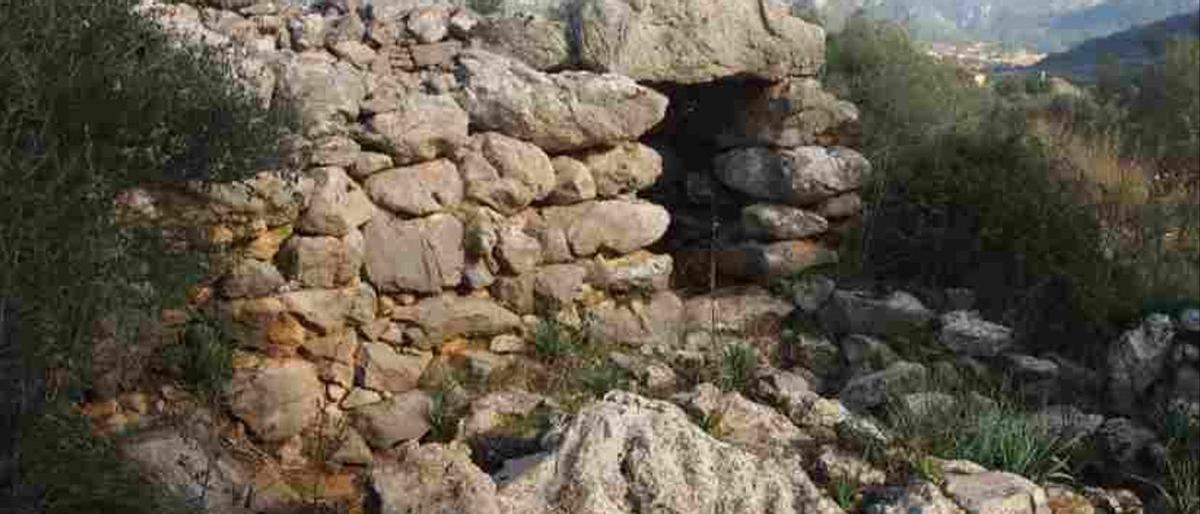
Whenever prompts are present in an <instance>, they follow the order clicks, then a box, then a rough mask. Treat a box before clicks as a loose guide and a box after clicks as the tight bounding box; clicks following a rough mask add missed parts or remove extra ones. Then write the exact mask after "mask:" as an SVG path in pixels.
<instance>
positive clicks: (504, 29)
mask: <svg viewBox="0 0 1200 514" xmlns="http://www.w3.org/2000/svg"><path fill="white" fill-rule="evenodd" d="M475 34H476V37H478V38H479V41H480V43H481V44H482V46H483V48H484V49H485V50H487V51H490V52H493V53H497V54H503V55H506V56H508V57H512V58H514V59H520V60H521V61H523V62H524V63H525V64H528V65H529V66H530V67H532V68H534V69H536V70H543V71H545V70H551V69H555V68H560V67H563V66H564V65H568V64H570V63H571V61H572V60H573V58H572V56H571V46H570V42H569V41H568V40H567V24H566V23H564V22H562V21H558V20H552V19H547V18H544V17H541V16H511V17H508V16H503V17H489V18H486V19H484V20H483V21H482V22H481V23H480V24H479V26H478V27H477V28H476V29H475Z"/></svg>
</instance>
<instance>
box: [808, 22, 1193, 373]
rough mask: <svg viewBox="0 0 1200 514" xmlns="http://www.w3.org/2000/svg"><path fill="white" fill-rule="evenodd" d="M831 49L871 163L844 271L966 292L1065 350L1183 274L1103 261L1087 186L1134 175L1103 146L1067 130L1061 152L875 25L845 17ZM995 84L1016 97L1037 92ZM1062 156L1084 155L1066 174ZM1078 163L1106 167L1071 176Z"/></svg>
mask: <svg viewBox="0 0 1200 514" xmlns="http://www.w3.org/2000/svg"><path fill="white" fill-rule="evenodd" d="M829 49H830V50H829V63H828V66H827V77H826V82H827V84H829V86H830V87H831V88H833V89H834V90H835V91H836V92H837V93H838V94H839V95H840V96H842V97H844V98H846V99H848V100H851V101H853V102H855V103H856V104H857V105H858V107H859V109H860V112H861V118H862V123H863V128H864V131H863V137H862V146H863V150H864V152H865V153H866V155H867V157H868V158H869V159H870V160H871V161H872V163H873V165H874V168H875V173H874V174H873V178H872V183H871V184H869V185H868V187H866V188H865V193H866V194H865V197H866V200H867V204H868V207H867V209H866V211H867V213H868V217H867V219H866V220H865V223H864V228H863V230H862V231H861V234H860V237H857V238H855V237H849V238H846V240H845V241H846V248H844V249H843V250H845V251H843V253H854V252H856V251H861V253H862V255H861V257H860V258H859V259H858V264H859V266H860V268H858V269H844V270H843V272H844V273H851V274H863V275H867V276H869V277H870V278H874V279H879V280H885V281H890V282H899V283H901V284H902V285H904V284H909V285H920V286H932V287H972V288H974V289H976V291H977V293H978V300H979V302H978V303H979V307H980V308H981V309H982V310H984V311H987V312H989V313H991V314H994V315H997V316H999V315H1004V316H1007V317H1008V320H1009V322H1011V323H1012V324H1014V325H1016V326H1017V327H1018V328H1019V330H1020V331H1021V336H1022V337H1024V338H1026V339H1027V340H1028V341H1029V342H1030V343H1031V344H1032V345H1033V346H1035V347H1036V346H1043V347H1045V346H1049V347H1051V349H1054V350H1057V351H1062V352H1064V353H1068V354H1075V355H1079V354H1082V355H1095V354H1096V353H1095V352H1090V351H1088V349H1087V348H1086V345H1085V344H1083V342H1084V341H1087V342H1089V343H1090V342H1091V341H1095V340H1106V339H1108V338H1110V337H1111V336H1112V335H1113V334H1114V332H1115V327H1116V326H1117V325H1118V324H1120V323H1124V322H1126V321H1130V320H1132V319H1135V318H1136V317H1137V316H1138V314H1139V312H1138V310H1139V307H1141V306H1142V305H1143V304H1144V303H1145V301H1146V299H1147V298H1149V297H1150V296H1151V292H1150V291H1148V289H1149V288H1144V287H1141V286H1142V284H1143V283H1145V282H1147V281H1148V279H1147V277H1148V276H1151V275H1154V274H1157V276H1163V275H1164V274H1166V275H1171V276H1174V277H1176V278H1179V277H1181V276H1191V275H1190V274H1186V273H1184V272H1182V271H1171V272H1169V273H1166V272H1164V270H1165V269H1166V268H1164V267H1163V266H1162V265H1160V264H1155V263H1152V262H1150V263H1146V262H1143V261H1141V260H1137V259H1120V258H1116V257H1114V254H1113V253H1112V251H1111V250H1112V247H1111V245H1110V244H1108V240H1109V239H1110V238H1111V235H1112V234H1113V233H1114V232H1115V229H1114V227H1113V225H1112V224H1111V223H1108V224H1106V220H1105V218H1104V217H1103V216H1102V214H1103V212H1102V208H1101V206H1100V205H1098V204H1096V203H1095V202H1091V201H1089V200H1088V197H1087V195H1086V194H1085V193H1086V191H1087V190H1088V189H1089V188H1091V189H1094V187H1093V186H1094V185H1097V184H1099V185H1103V186H1105V187H1108V186H1109V185H1111V184H1113V183H1115V182H1114V181H1116V182H1119V181H1121V180H1124V179H1125V178H1135V179H1137V180H1132V181H1128V184H1130V185H1137V184H1139V183H1144V182H1142V181H1141V179H1140V178H1139V177H1137V176H1136V170H1132V169H1127V168H1125V167H1124V164H1123V163H1122V162H1121V161H1114V160H1113V158H1114V157H1115V154H1114V153H1113V152H1111V151H1108V152H1107V153H1104V152H1100V153H1088V152H1080V151H1076V150H1081V149H1083V146H1082V145H1092V144H1093V143H1103V139H1102V138H1093V139H1086V140H1084V139H1078V140H1076V141H1075V145H1076V146H1075V149H1074V150H1072V149H1070V148H1067V150H1066V151H1067V152H1074V153H1075V155H1074V156H1069V155H1066V154H1065V153H1064V149H1063V147H1064V145H1062V144H1060V143H1063V142H1064V141H1065V140H1064V139H1048V138H1046V137H1044V135H1045V134H1039V133H1038V130H1037V129H1038V127H1037V125H1036V123H1035V122H1036V121H1038V120H1036V119H1035V120H1031V119H1030V118H1031V112H1033V111H1031V110H1030V105H1032V104H1030V103H1027V102H1026V100H1020V101H1014V100H1013V99H1011V98H1010V99H1005V98H1003V97H1002V96H1001V95H997V94H995V92H993V91H991V90H988V89H984V88H979V87H976V86H974V85H973V84H971V83H970V82H969V81H967V80H965V79H964V78H963V77H961V76H960V74H959V73H958V72H957V71H956V70H955V69H954V68H953V67H952V66H950V65H946V64H943V63H940V62H938V61H937V60H935V59H933V58H931V57H929V56H927V55H926V54H925V53H924V52H923V51H922V50H921V49H920V48H919V47H918V46H917V45H916V44H915V43H914V42H913V41H912V40H911V39H910V38H909V37H908V36H907V34H906V33H905V32H904V30H903V29H901V28H899V27H897V26H895V25H891V24H889V23H887V22H875V21H869V20H866V19H864V18H861V17H859V18H855V19H853V20H851V22H850V23H849V24H848V26H847V28H846V30H845V31H844V32H842V33H841V34H839V35H836V36H832V37H831V40H830V44H829ZM1004 87H1008V88H1010V89H1013V90H1015V91H1019V92H1020V94H1021V96H1022V97H1024V96H1026V95H1028V94H1036V93H1038V92H1039V90H1038V89H1037V88H1032V89H1031V88H1030V87H1029V85H1028V84H1025V83H1012V84H1009V83H1005V84H1004ZM1082 104H1083V103H1082V102H1081V105H1082ZM1044 108H1045V106H1040V107H1038V109H1044ZM1090 112H1091V115H1093V116H1095V119H1094V120H1093V121H1095V122H1096V123H1097V125H1099V126H1111V125H1112V123H1113V119H1114V118H1113V113H1111V112H1108V111H1105V110H1104V109H1101V108H1096V109H1094V110H1092V111H1090ZM1097 148H1098V149H1099V150H1105V148H1104V147H1103V146H1099V147H1097ZM1086 150H1089V151H1090V150H1092V148H1087V149H1086ZM1065 157H1072V158H1074V159H1075V160H1076V161H1077V162H1084V161H1086V162H1088V163H1089V164H1088V165H1087V166H1084V167H1083V168H1079V167H1076V169H1074V170H1072V167H1071V166H1070V164H1071V159H1067V158H1065ZM1096 163H1100V164H1104V165H1105V166H1107V167H1104V168H1099V167H1096V166H1095V164H1096ZM1081 169H1086V170H1089V171H1090V170H1093V169H1094V170H1095V171H1097V172H1104V173H1107V174H1108V176H1107V177H1106V178H1105V179H1104V180H1097V179H1098V178H1099V177H1098V176H1096V175H1093V176H1091V177H1081V176H1079V174H1078V172H1079V171H1080V170H1081ZM1104 170H1108V171H1104ZM1122 174H1126V175H1124V176H1122ZM1105 181H1107V182H1105ZM1130 191H1136V188H1135V189H1131V190H1130ZM1154 239H1155V240H1157V239H1161V238H1160V237H1159V236H1157V235H1156V236H1155V238H1154ZM1127 255H1133V256H1143V255H1150V254H1149V253H1147V252H1144V251H1143V252H1137V251H1135V252H1129V253H1128V254H1127ZM1193 260H1194V259H1193ZM848 262H851V263H854V262H855V259H853V258H852V259H848ZM1186 267H1187V265H1186V264H1184V263H1182V262H1180V264H1178V265H1175V267H1174V268H1170V269H1171V270H1183V269H1185V268H1186ZM1192 267H1193V268H1194V267H1195V266H1194V264H1193V265H1192ZM1155 270H1158V271H1155ZM1178 283H1179V281H1176V284H1178ZM1131 291H1132V292H1135V294H1130V292H1131Z"/></svg>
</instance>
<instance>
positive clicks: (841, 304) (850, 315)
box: [820, 291, 934, 337]
mask: <svg viewBox="0 0 1200 514" xmlns="http://www.w3.org/2000/svg"><path fill="white" fill-rule="evenodd" d="M933 316H934V314H933V312H932V311H930V310H929V309H927V308H925V306H924V305H923V304H921V301H920V300H918V299H917V298H916V297H914V296H912V295H910V294H908V293H905V292H902V291H896V292H894V293H892V294H891V295H889V296H887V297H884V298H879V297H876V296H875V295H872V294H869V293H865V292H860V291H834V293H833V296H832V297H830V298H829V301H828V302H826V303H825V307H823V308H822V309H821V312H820V318H821V323H822V325H824V326H825V328H826V329H827V330H830V331H832V332H835V333H843V334H869V335H879V336H885V337H886V336H890V335H894V334H900V333H904V332H906V331H911V330H918V329H923V328H925V327H927V326H928V325H929V323H930V322H931V321H932V320H933Z"/></svg>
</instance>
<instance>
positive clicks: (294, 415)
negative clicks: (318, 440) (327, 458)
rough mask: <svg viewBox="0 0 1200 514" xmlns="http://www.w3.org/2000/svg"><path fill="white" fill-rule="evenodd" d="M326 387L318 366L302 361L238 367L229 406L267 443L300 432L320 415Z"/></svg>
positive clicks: (281, 439) (235, 414)
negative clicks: (260, 366)
mask: <svg viewBox="0 0 1200 514" xmlns="http://www.w3.org/2000/svg"><path fill="white" fill-rule="evenodd" d="M323 393H324V388H323V387H322V386H321V381H320V380H319V379H318V378H317V370H316V367H315V366H313V365H312V364H309V363H308V362H305V361H302V360H289V361H284V362H279V363H271V364H270V365H267V366H265V367H263V368H261V369H248V370H237V371H236V372H235V373H234V377H233V384H232V386H231V389H230V395H229V407H230V409H231V410H232V411H233V415H234V416H237V417H238V418H239V419H241V420H242V421H243V422H245V423H246V425H247V426H248V427H249V428H250V430H252V431H253V432H254V434H255V435H257V436H258V438H259V439H262V440H263V441H266V442H277V441H283V440H285V439H288V438H290V437H292V436H294V435H296V434H299V433H300V431H301V430H303V429H304V427H306V426H308V424H309V423H310V422H311V421H312V420H313V419H314V418H315V417H316V415H317V412H318V411H319V410H320V401H321V397H322V394H323Z"/></svg>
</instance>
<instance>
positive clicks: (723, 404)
mask: <svg viewBox="0 0 1200 514" xmlns="http://www.w3.org/2000/svg"><path fill="white" fill-rule="evenodd" d="M416 4H421V5H416ZM425 4H436V5H425ZM145 8H146V9H147V12H149V13H151V15H153V16H155V17H157V18H158V19H159V20H161V22H162V23H163V25H164V27H166V28H167V29H168V30H170V31H172V33H174V34H176V35H177V36H178V37H180V38H181V40H184V41H192V42H198V43H200V44H206V45H211V46H214V47H216V48H218V49H220V50H221V51H223V52H227V54H228V55H230V56H231V58H232V59H234V60H235V62H236V63H237V64H238V66H237V70H238V75H239V78H240V79H242V80H244V81H245V82H246V83H247V84H248V85H249V87H250V88H251V90H252V91H254V92H255V93H256V94H258V95H259V98H260V99H261V100H262V101H263V102H268V103H269V102H289V103H291V104H292V105H295V106H297V107H298V108H299V110H300V113H301V115H302V117H303V118H304V121H305V125H304V126H305V133H304V134H303V135H302V137H300V138H298V141H297V145H296V146H297V149H298V155H300V156H302V157H301V158H298V160H300V161H302V162H303V163H304V164H303V166H302V168H303V169H301V170H299V172H298V173H296V172H291V173H289V172H264V173H263V174H261V175H260V176H258V177H256V178H255V179H252V180H249V181H246V182H243V183H237V184H218V185H211V186H210V187H201V185H195V187H190V188H183V189H170V190H163V189H157V188H150V187H148V188H145V189H140V190H135V191H130V192H129V193H128V194H127V195H126V196H125V197H124V198H123V199H122V200H123V201H122V207H123V209H124V210H125V211H126V214H127V216H128V219H130V220H131V222H145V221H154V222H159V223H163V224H165V225H166V226H170V227H173V228H175V229H181V230H182V231H183V232H185V233H187V234H189V235H191V236H192V239H193V240H194V241H195V242H196V244H198V245H201V246H204V247H206V248H216V249H219V250H221V252H222V253H221V258H220V262H221V264H222V266H223V267H222V273H221V274H220V275H219V276H218V277H213V279H212V280H210V281H207V282H206V283H204V284H200V285H198V286H197V288H196V290H195V291H194V292H193V293H194V294H193V295H192V301H191V305H190V306H189V309H188V312H184V311H169V312H166V313H164V314H163V317H162V320H161V322H160V323H159V325H158V326H155V327H147V329H146V330H144V331H142V338H141V339H139V340H138V341H132V342H131V341H118V340H116V339H115V338H107V339H105V340H102V341H101V342H100V344H99V345H98V349H97V355H96V357H97V358H96V372H95V376H96V384H95V390H94V391H93V397H94V398H95V400H94V401H91V402H89V403H88V404H86V405H84V406H83V409H84V411H85V413H87V414H88V415H89V417H91V418H92V419H93V420H94V422H95V425H96V427H97V429H98V430H100V431H102V432H103V433H106V434H111V435H114V436H116V437H119V438H120V441H121V447H122V449H123V453H124V454H125V455H126V456H127V457H128V458H130V459H132V460H134V461H137V462H138V463H139V464H141V465H143V466H144V468H145V469H146V470H147V471H148V472H149V473H150V474H151V475H152V476H154V477H156V478H157V479H159V480H160V481H161V482H163V483H164V484H167V485H169V486H171V487H173V488H175V489H176V490H178V491H179V492H181V493H182V494H183V495H184V496H186V497H189V498H193V499H196V500H197V501H200V502H202V503H203V504H204V505H205V506H206V507H207V508H208V509H209V511H211V512H229V513H234V512H291V511H302V510H303V509H306V508H308V509H325V511H330V512H359V511H366V512H381V513H388V514H391V513H396V514H398V513H412V512H419V513H451V512H454V513H474V512H479V513H540V512H547V513H551V512H562V513H578V514H586V513H597V514H598V513H630V514H634V513H638V514H643V513H652V512H653V513H680V514H683V513H705V512H711V513H783V512H838V511H842V510H845V509H851V510H866V511H871V512H912V511H921V512H960V511H964V512H978V513H1018V512H1031V513H1044V512H1046V513H1048V512H1055V513H1067V512H1070V513H1076V512H1079V513H1086V512H1094V511H1095V510H1097V509H1099V510H1100V511H1104V512H1138V511H1140V509H1141V507H1140V501H1139V500H1138V499H1137V496H1135V495H1134V494H1133V493H1131V492H1128V491H1115V490H1114V491H1108V490H1103V489H1094V488H1084V487H1077V488H1067V487H1063V486H1057V485H1050V484H1048V483H1047V484H1037V483H1034V482H1033V481H1030V480H1028V479H1026V478H1023V477H1021V476H1017V475H1014V474H1010V473H1005V472H1000V471H989V470H987V469H985V468H983V467H981V466H979V465H978V464H974V463H971V462H963V461H941V460H937V459H924V458H916V457H914V456H912V455H909V454H906V453H904V451H903V444H900V441H897V438H896V437H894V434H891V433H890V432H891V431H890V430H889V427H888V424H887V423H885V422H884V420H885V418H886V417H887V415H888V412H889V409H890V408H892V407H894V406H895V405H904V406H905V407H906V408H908V409H909V410H910V411H913V412H920V411H921V409H929V406H930V405H941V406H944V405H945V404H946V403H947V402H956V401H960V400H959V399H957V398H955V397H949V396H947V395H945V393H943V392H942V391H941V389H939V388H938V386H939V384H940V382H939V380H943V379H945V377H946V376H954V377H959V380H960V381H967V382H970V381H972V380H976V379H977V378H978V377H984V376H991V375H997V374H1007V375H1008V376H1010V377H1016V379H1017V380H1016V381H1017V383H1019V384H1021V386H1022V387H1021V388H1020V391H1019V393H1020V394H1021V395H1024V396H1026V398H1027V399H1031V400H1037V401H1038V402H1040V405H1043V406H1045V407H1046V408H1045V410H1044V412H1043V413H1042V415H1044V417H1045V419H1047V420H1048V421H1047V423H1049V424H1051V425H1053V426H1054V427H1057V428H1056V429H1057V430H1062V431H1064V432H1065V431H1069V432H1071V433H1072V434H1073V435H1074V436H1076V437H1078V438H1079V439H1080V440H1085V439H1086V440H1088V441H1094V442H1095V444H1097V445H1100V447H1101V448H1104V449H1105V452H1104V454H1105V458H1106V459H1109V461H1108V462H1107V463H1106V465H1108V466H1116V467H1122V468H1126V467H1127V468H1129V469H1142V468H1145V469H1148V470H1150V471H1155V470H1161V467H1162V465H1163V463H1162V460H1163V459H1162V456H1163V454H1164V452H1165V449H1164V448H1163V443H1162V442H1161V441H1160V440H1159V437H1158V436H1157V435H1156V433H1155V432H1153V431H1152V430H1150V428H1148V427H1147V426H1146V423H1147V419H1146V418H1145V416H1144V411H1143V409H1141V408H1140V406H1141V405H1143V404H1145V403H1147V402H1150V401H1151V400H1153V401H1154V402H1156V403H1160V404H1167V403H1171V402H1173V403H1172V404H1173V405H1178V406H1181V407H1180V408H1182V409H1184V410H1185V411H1186V409H1189V408H1190V409H1192V410H1193V411H1194V410H1195V409H1196V405H1197V401H1200V398H1197V397H1196V391H1200V384H1197V382H1198V381H1200V373H1198V372H1197V361H1198V357H1200V348H1198V347H1197V346H1196V337H1195V335H1196V333H1197V332H1198V331H1200V327H1196V326H1195V325H1196V324H1197V321H1196V320H1194V319H1191V318H1181V319H1179V320H1173V319H1171V318H1169V317H1165V316H1155V317H1151V318H1149V319H1147V320H1146V322H1145V323H1144V324H1143V326H1141V327H1139V328H1137V329H1136V330H1133V331H1130V332H1129V333H1127V334H1126V335H1125V336H1123V337H1122V338H1121V339H1120V340H1119V341H1117V342H1116V343H1114V344H1113V345H1111V348H1112V350H1111V351H1110V355H1108V357H1107V360H1108V365H1107V366H1106V367H1105V371H1103V372H1093V371H1090V370H1089V368H1087V367H1084V366H1082V365H1080V364H1079V363H1076V362H1073V361H1070V360H1068V359H1065V358H1062V357H1060V356H1055V355H1039V354H1033V353H1031V352H1030V351H1028V350H1025V349H1023V348H1022V347H1021V345H1020V341H1019V340H1018V338H1016V337H1014V335H1013V332H1012V330H1011V329H1009V328H1008V327H1004V326H1001V325H998V324H995V323H992V322H989V321H986V320H984V319H982V318H981V317H980V315H979V314H978V313H976V312H974V311H972V310H971V309H972V299H971V294H970V292H969V291H947V292H939V293H937V294H936V295H933V297H930V296H929V295H925V297H923V298H917V297H916V296H913V295H911V294H908V293H905V292H903V291H889V292H884V293H880V292H877V291H861V290H850V289H840V288H839V286H838V284H835V283H834V282H833V281H832V280H829V279H825V278H821V277H820V275H816V274H812V275H809V276H806V277H804V278H796V277H800V275H797V273H799V272H802V271H804V270H806V269H811V268H814V267H817V266H819V265H821V264H826V263H831V262H836V260H837V254H836V252H835V251H834V250H833V248H834V247H835V244H836V241H837V238H838V234H839V233H840V231H841V230H842V229H844V228H845V227H847V226H850V225H852V224H853V223H855V221H856V220H857V218H858V216H859V214H860V211H861V209H862V202H861V199H860V198H859V197H858V195H857V190H858V188H859V187H860V186H861V185H862V184H863V182H864V180H865V179H866V177H867V175H868V174H869V172H870V164H869V163H868V162H867V161H866V159H864V158H863V157H862V156H861V155H859V154H858V153H857V152H855V151H854V150H851V149H849V148H847V147H845V146H841V145H846V144H853V140H854V133H855V125H856V123H857V112H856V110H855V108H854V106H853V105H850V104H848V103H846V102H842V101H839V100H837V99H836V98H834V97H833V96H832V95H830V94H828V93H827V92H825V91H823V90H822V88H821V85H820V83H819V81H817V80H816V79H815V75H816V73H817V71H818V70H819V69H820V66H821V65H822V63H823V60H824V37H823V33H822V31H821V29H820V28H818V27H816V26H813V25H810V24H808V23H806V22H803V21H801V20H800V19H798V18H794V17H792V16H791V15H790V14H789V13H788V10H787V8H786V7H783V6H780V5H776V4H775V3H774V2H772V1H770V0H735V1H730V0H721V1H719V2H718V1H716V0H670V1H662V2H654V3H646V2H633V1H623V0H596V1H586V2H580V3H578V4H573V5H572V7H570V8H568V9H566V12H563V13H559V14H560V16H559V17H543V16H493V17H484V16H480V15H478V14H476V13H474V12H472V11H471V10H470V9H466V8H460V7H454V6H448V5H441V4H439V3H437V2H404V1H383V0H378V1H375V2H371V3H366V4H364V5H358V4H357V3H354V2H326V3H320V4H317V5H308V4H302V3H295V4H293V3H289V2H282V3H274V2H257V1H252V0H245V1H237V2H214V5H213V6H208V7H199V8H198V7H194V6H192V5H189V4H164V5H159V4H146V6H145ZM784 278H787V279H786V280H783V279H784ZM734 283H736V284H739V285H738V286H736V287H726V285H728V284H734ZM764 284H773V285H774V286H775V287H773V288H772V289H770V290H768V289H767V288H764V287H762V286H763V285H764ZM698 285H699V286H705V287H699V288H697V287H695V286H698ZM714 285H715V286H720V287H718V288H715V289H713V288H711V286H714ZM196 316H203V317H205V319H210V320H212V321H213V322H214V323H215V324H218V325H220V326H223V327H227V329H226V331H225V332H224V334H225V335H226V336H227V337H228V339H229V342H228V344H229V345H230V346H231V347H232V348H233V349H232V350H231V351H230V355H229V359H230V361H231V362H232V368H233V372H232V379H231V380H230V381H229V382H228V383H227V384H223V386H222V388H221V391H220V394H216V395H211V396H206V395H202V394H196V392H195V390H189V389H188V388H187V387H186V386H185V385H184V384H183V383H181V382H179V381H177V380H175V379H177V378H178V377H179V372H178V369H174V368H173V367H172V366H170V365H166V366H164V365H162V364H161V363H159V362H158V361H157V360H156V359H157V358H158V356H159V355H161V354H162V353H163V352H168V351H170V349H171V348H173V347H177V346H179V345H188V344H193V343H190V342H189V340H188V338H187V337H180V334H181V333H183V334H186V333H188V330H187V328H188V326H189V322H188V320H189V319H190V318H194V317H196ZM222 345H224V343H222ZM224 347H225V346H222V348H224ZM175 367H178V366H175ZM979 380H982V379H979ZM1105 384H1108V385H1107V386H1106V385H1105ZM939 395H941V396H939ZM1102 407H1103V408H1102ZM1092 412H1095V413H1096V414H1091V413H1092ZM1191 415H1193V416H1194V415H1195V413H1194V412H1193V413H1192V414H1191ZM914 463H915V464H914ZM317 511H320V510H317Z"/></svg>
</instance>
